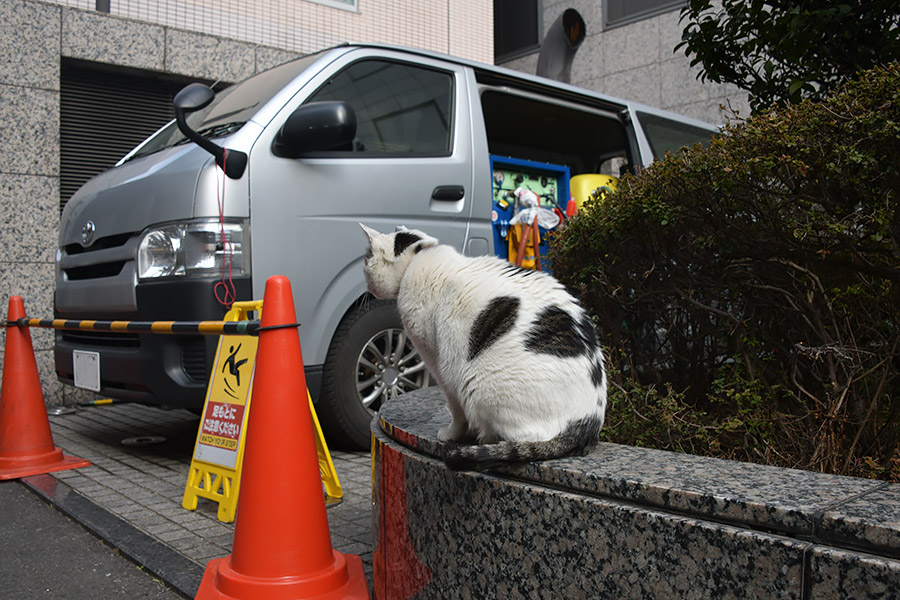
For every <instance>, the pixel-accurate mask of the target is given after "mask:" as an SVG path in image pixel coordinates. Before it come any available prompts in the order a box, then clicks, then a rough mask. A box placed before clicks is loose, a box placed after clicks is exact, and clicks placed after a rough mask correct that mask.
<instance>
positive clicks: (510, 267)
mask: <svg viewBox="0 0 900 600" xmlns="http://www.w3.org/2000/svg"><path fill="white" fill-rule="evenodd" d="M503 270H504V271H505V273H506V275H521V276H522V277H529V276H532V275H538V274H540V273H541V271H535V270H534V269H525V268H523V267H517V266H516V265H515V264H513V263H511V262H505V263H503Z"/></svg>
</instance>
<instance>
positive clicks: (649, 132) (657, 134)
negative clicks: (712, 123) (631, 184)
mask: <svg viewBox="0 0 900 600" xmlns="http://www.w3.org/2000/svg"><path fill="white" fill-rule="evenodd" d="M637 116H638V120H639V121H640V122H641V127H642V128H643V129H644V134H645V135H646V136H647V142H649V144H650V150H651V151H652V152H653V158H655V159H656V160H660V159H662V158H665V156H666V152H670V153H672V154H675V153H676V152H678V151H679V150H681V149H682V148H684V147H685V146H693V145H694V144H697V143H701V144H704V145H705V144H708V143H709V140H710V139H711V138H712V136H713V135H715V134H716V131H715V130H714V129H704V128H702V127H695V126H694V125H688V124H687V123H681V122H679V121H673V120H671V119H667V118H665V117H661V116H659V115H653V114H650V113H645V112H638V113H637Z"/></svg>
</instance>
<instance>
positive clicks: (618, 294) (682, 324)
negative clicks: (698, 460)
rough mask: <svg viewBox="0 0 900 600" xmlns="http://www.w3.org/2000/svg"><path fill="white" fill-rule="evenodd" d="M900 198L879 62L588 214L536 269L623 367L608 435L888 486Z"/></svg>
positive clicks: (896, 357) (899, 312) (893, 441)
mask: <svg viewBox="0 0 900 600" xmlns="http://www.w3.org/2000/svg"><path fill="white" fill-rule="evenodd" d="M898 195H900V64H898V63H892V64H890V65H888V66H886V67H881V68H876V69H874V70H872V71H868V72H866V73H864V74H863V75H862V76H861V77H860V79H859V80H857V81H854V82H851V83H849V84H847V85H846V86H844V87H843V88H842V89H841V90H840V91H839V92H838V93H836V94H835V95H834V96H832V97H831V98H829V99H827V100H825V101H823V102H821V103H814V102H810V101H804V102H802V103H799V104H796V105H788V106H786V107H782V108H779V109H777V110H773V111H769V112H764V113H761V114H759V115H755V116H753V117H751V118H749V119H747V120H746V121H743V122H740V123H737V124H733V125H729V126H727V127H726V128H725V131H724V132H723V134H722V135H721V136H719V137H717V138H715V139H714V140H713V141H712V142H711V143H710V145H709V146H708V147H705V148H704V147H701V146H697V147H694V148H687V149H685V150H683V151H682V152H680V153H679V154H677V155H668V156H667V157H666V158H665V160H662V161H659V162H657V163H655V164H654V165H652V166H651V167H649V168H647V169H645V170H644V171H642V172H641V173H640V174H639V175H638V176H635V177H626V178H624V179H623V180H622V181H621V182H620V186H619V191H618V192H617V193H616V194H614V195H612V196H611V197H608V198H607V199H605V200H601V201H598V202H593V203H589V204H588V205H587V206H586V207H585V210H583V211H582V212H581V213H580V214H579V215H577V216H576V217H575V218H574V219H571V220H570V221H569V222H568V224H567V226H566V227H565V228H564V229H563V230H561V231H560V232H559V233H558V234H556V235H555V236H554V237H553V239H552V241H551V255H550V259H551V261H552V263H553V268H554V272H555V274H557V276H558V277H559V278H560V279H561V280H562V281H563V283H565V284H566V285H567V286H568V287H570V288H571V289H573V290H574V291H575V292H576V293H578V294H579V295H580V297H581V299H582V301H583V302H584V304H585V305H586V306H587V307H588V308H589V309H590V310H591V311H592V313H593V314H594V315H595V318H596V319H597V321H598V325H599V328H600V330H601V331H602V332H603V334H604V335H605V336H606V343H607V346H608V347H610V348H613V349H616V350H617V351H621V356H622V357H623V359H622V360H620V361H619V362H618V366H619V369H620V373H619V374H618V379H617V387H616V389H615V390H614V393H613V402H612V405H611V409H610V411H611V415H610V420H609V423H610V425H609V426H608V434H607V435H609V436H611V439H613V440H614V441H616V440H618V441H623V442H626V443H642V444H646V445H655V446H657V447H664V448H672V449H684V448H685V447H689V448H690V450H691V451H693V452H696V451H697V450H698V446H700V447H703V446H706V447H708V448H709V451H710V452H711V453H714V454H718V455H723V456H729V457H735V458H741V459H744V460H761V461H764V462H771V463H772V464H779V465H783V466H791V467H800V468H805V469H812V470H820V471H828V472H834V473H846V474H855V475H862V476H872V477H881V478H886V479H894V480H900V220H898V214H897V205H898ZM673 403H674V404H673ZM617 413H618V414H617ZM641 416H644V417H647V418H648V419H650V422H647V421H646V420H642V418H641ZM617 423H618V425H617ZM675 423H681V424H682V425H683V427H681V429H679V430H678V431H681V433H685V432H687V431H691V430H693V431H695V432H697V435H698V436H699V437H698V438H697V440H701V441H702V443H697V442H696V441H695V442H688V441H687V438H686V437H683V436H681V437H679V436H675V437H677V438H678V439H680V440H681V441H677V442H676V441H673V439H671V438H672V432H673V431H675V429H673V427H675V425H674V424H675ZM641 428H646V429H647V431H645V432H643V433H640V432H639V430H640V429H641ZM676 429H677V428H676ZM654 432H655V433H654ZM638 433H640V435H638ZM679 435H680V434H679ZM617 436H619V437H617ZM688 437H689V436H688Z"/></svg>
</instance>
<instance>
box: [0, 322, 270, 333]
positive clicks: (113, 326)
mask: <svg viewBox="0 0 900 600" xmlns="http://www.w3.org/2000/svg"><path fill="white" fill-rule="evenodd" d="M6 326H7V327H43V328H46V329H78V330H82V331H84V330H88V331H116V332H122V333H126V332H129V333H169V334H182V335H183V334H202V335H254V336H255V335H259V331H260V326H259V321H258V320H250V321H89V320H80V321H79V320H69V319H29V318H27V317H23V318H21V319H17V320H15V321H6Z"/></svg>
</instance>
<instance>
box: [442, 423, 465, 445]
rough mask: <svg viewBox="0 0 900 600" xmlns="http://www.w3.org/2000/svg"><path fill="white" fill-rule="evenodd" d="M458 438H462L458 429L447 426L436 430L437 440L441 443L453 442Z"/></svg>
mask: <svg viewBox="0 0 900 600" xmlns="http://www.w3.org/2000/svg"><path fill="white" fill-rule="evenodd" d="M460 438H462V432H460V431H459V427H454V426H453V425H448V426H447V427H441V428H440V429H438V440H440V441H442V442H455V441H457V440H459V439H460Z"/></svg>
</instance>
